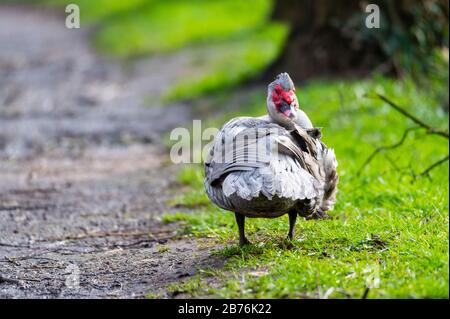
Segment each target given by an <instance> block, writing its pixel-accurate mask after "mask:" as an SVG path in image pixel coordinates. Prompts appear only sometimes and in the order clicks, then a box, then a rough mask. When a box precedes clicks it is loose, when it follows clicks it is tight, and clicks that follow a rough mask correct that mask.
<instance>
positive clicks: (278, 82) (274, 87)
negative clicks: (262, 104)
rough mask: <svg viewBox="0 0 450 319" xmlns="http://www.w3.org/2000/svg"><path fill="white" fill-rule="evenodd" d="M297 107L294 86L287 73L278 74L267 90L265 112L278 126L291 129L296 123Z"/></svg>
mask: <svg viewBox="0 0 450 319" xmlns="http://www.w3.org/2000/svg"><path fill="white" fill-rule="evenodd" d="M298 111H299V105H298V100H297V96H296V95H295V86H294V82H292V79H291V77H290V76H289V74H287V73H281V74H279V75H278V76H277V77H276V79H275V81H273V82H272V83H270V84H269V86H268V89H267V112H268V114H269V116H270V117H271V118H272V119H273V120H274V121H275V122H276V123H278V124H279V125H281V126H284V127H286V128H288V129H289V128H291V127H292V126H293V123H295V122H297V117H298Z"/></svg>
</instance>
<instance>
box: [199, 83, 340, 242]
mask: <svg viewBox="0 0 450 319" xmlns="http://www.w3.org/2000/svg"><path fill="white" fill-rule="evenodd" d="M286 75H287V74H286ZM287 77H289V76H288V75H287ZM281 79H282V81H284V82H283V83H284V86H283V88H284V89H289V88H290V86H292V87H293V83H292V85H291V83H289V80H290V78H289V79H287V78H286V76H285V75H283V76H282V77H281ZM277 81H279V79H278V78H277V80H276V81H274V83H276V82H277ZM290 81H291V82H292V80H290ZM286 83H287V84H286ZM273 87H274V85H273V83H271V84H270V85H269V94H270V92H271V88H272V89H273ZM269 103H270V100H269V97H268V104H269ZM269 107H271V106H270V105H268V110H270V109H269ZM297 112H299V110H297ZM271 115H272V114H271V112H270V111H269V116H263V117H260V118H251V117H239V118H235V119H232V120H230V121H229V122H227V123H226V124H225V125H224V126H223V127H222V128H221V130H220V131H219V133H218V134H217V136H216V138H215V141H214V143H213V145H212V147H211V150H210V152H209V156H208V158H207V159H206V160H205V176H206V177H205V189H206V193H207V194H208V196H209V198H210V199H211V201H212V202H214V203H215V204H216V205H217V206H219V207H221V208H223V209H226V210H229V211H232V212H235V213H236V219H237V221H238V225H239V229H240V235H241V236H240V243H241V244H245V243H248V241H247V239H246V238H245V234H244V230H243V223H244V218H243V217H242V215H243V216H247V217H268V218H273V217H278V216H281V215H283V214H286V213H290V215H289V217H290V218H291V217H292V216H296V214H299V215H301V216H304V217H308V216H309V217H310V218H315V217H318V216H319V217H320V216H323V215H324V214H325V212H326V211H328V210H331V209H332V208H333V205H334V203H335V202H336V191H337V183H338V175H337V172H336V167H337V161H336V157H335V154H334V151H333V150H332V149H328V148H327V147H326V145H325V144H324V143H323V142H322V141H321V140H320V136H321V134H320V130H317V129H313V128H312V124H311V125H310V124H309V123H311V121H310V120H309V118H308V117H307V116H306V114H305V113H297V114H296V118H294V121H292V122H289V123H288V124H286V121H284V120H283V121H280V122H282V123H277V122H278V121H277V118H276V117H275V118H274V116H271ZM305 123H306V124H305ZM280 124H281V125H280ZM292 218H294V217H292ZM291 224H293V223H291ZM294 224H295V219H294ZM292 233H293V226H292V225H291V230H290V232H289V234H290V235H289V236H290V237H291V236H292Z"/></svg>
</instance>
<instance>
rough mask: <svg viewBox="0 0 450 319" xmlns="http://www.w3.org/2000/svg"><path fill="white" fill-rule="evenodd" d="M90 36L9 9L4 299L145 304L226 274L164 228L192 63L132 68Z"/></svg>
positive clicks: (3, 77)
mask: <svg viewBox="0 0 450 319" xmlns="http://www.w3.org/2000/svg"><path fill="white" fill-rule="evenodd" d="M90 32H91V30H90V29H89V28H81V29H78V30H69V29H66V28H65V26H64V17H63V16H62V15H60V14H59V13H55V12H51V11H43V10H42V9H40V10H36V9H30V8H23V7H5V6H0V297H2V298H24V297H27V298H28V297H29V298H83V297H85V298H91V297H94V298H95V297H101V298H107V297H113V298H129V297H133V298H140V297H145V296H146V294H147V293H152V292H156V291H160V289H161V288H163V287H165V286H166V285H168V284H170V283H171V282H175V281H178V280H180V278H183V277H186V276H190V275H192V274H194V273H195V272H196V269H197V268H198V267H199V266H204V265H214V264H217V263H219V264H220V261H218V260H214V258H212V257H211V255H210V249H208V245H207V243H198V242H194V241H193V240H190V239H186V238H178V237H177V236H176V234H177V230H176V229H174V228H170V227H167V226H164V225H162V224H161V223H160V222H159V219H160V216H161V214H162V213H164V212H166V211H168V210H169V208H167V207H166V204H165V203H166V201H167V199H168V198H169V197H170V196H171V194H172V191H171V190H173V188H175V187H176V184H175V182H174V175H175V171H176V169H177V168H176V167H175V166H174V165H171V164H170V161H169V159H168V151H167V149H166V148H165V146H164V143H163V136H164V134H165V133H166V132H168V131H170V130H171V129H172V128H174V127H176V126H183V125H186V124H187V123H188V122H189V121H190V117H191V115H190V114H189V112H188V108H187V107H186V106H185V105H182V104H179V105H170V106H162V104H161V102H160V96H161V94H162V93H163V92H164V90H165V89H167V88H168V86H170V84H171V83H173V81H174V79H175V78H177V77H179V76H180V74H181V75H182V73H183V72H184V71H185V70H187V69H188V68H189V65H188V59H186V58H185V57H184V55H183V54H174V55H170V56H164V57H152V58H146V59H142V60H138V61H133V62H128V63H126V65H124V64H123V63H118V62H117V61H111V60H107V59H105V58H102V57H100V56H99V55H97V54H96V53H95V52H93V50H92V49H91V48H90V45H89V33H90ZM169 297H170V296H169Z"/></svg>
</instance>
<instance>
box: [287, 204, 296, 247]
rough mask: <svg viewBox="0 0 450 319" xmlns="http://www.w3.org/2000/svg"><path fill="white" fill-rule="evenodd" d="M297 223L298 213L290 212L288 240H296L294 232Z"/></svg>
mask: <svg viewBox="0 0 450 319" xmlns="http://www.w3.org/2000/svg"><path fill="white" fill-rule="evenodd" d="M296 221H297V212H296V211H294V210H293V211H290V212H289V232H288V235H287V237H288V239H289V240H292V239H293V238H294V230H295V222H296Z"/></svg>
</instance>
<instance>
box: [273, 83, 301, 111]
mask: <svg viewBox="0 0 450 319" xmlns="http://www.w3.org/2000/svg"><path fill="white" fill-rule="evenodd" d="M272 101H273V103H274V104H275V107H276V108H277V110H278V111H280V112H282V113H283V114H284V115H286V116H289V114H290V113H291V110H290V106H291V104H292V103H293V102H295V93H294V90H289V91H287V92H286V91H285V90H283V88H282V87H281V85H280V84H276V85H275V88H274V90H273V91H272ZM283 101H284V102H285V104H287V105H288V106H289V108H286V107H282V105H283ZM295 108H298V105H297V104H296V105H295Z"/></svg>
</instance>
